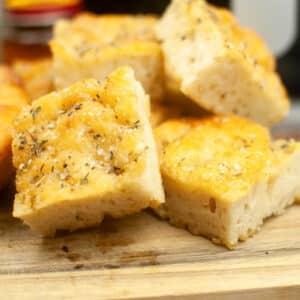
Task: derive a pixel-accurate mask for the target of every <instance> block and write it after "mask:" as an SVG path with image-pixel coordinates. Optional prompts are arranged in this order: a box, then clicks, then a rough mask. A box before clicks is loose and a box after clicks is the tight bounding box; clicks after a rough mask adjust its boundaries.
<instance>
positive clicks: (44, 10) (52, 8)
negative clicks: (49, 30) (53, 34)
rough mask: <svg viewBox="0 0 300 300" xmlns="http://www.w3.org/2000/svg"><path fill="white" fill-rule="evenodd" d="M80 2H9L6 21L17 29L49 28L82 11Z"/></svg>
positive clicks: (19, 0)
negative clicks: (60, 20)
mask: <svg viewBox="0 0 300 300" xmlns="http://www.w3.org/2000/svg"><path fill="white" fill-rule="evenodd" d="M82 7H83V5H82V1H80V0H62V1H57V0H42V1H36V0H7V1H6V2H5V20H6V23H7V25H9V26H16V27H44V26H45V27H47V26H51V25H52V24H53V23H54V22H55V21H56V20H58V19H61V18H70V17H72V16H73V15H75V14H77V13H78V12H80V11H81V10H82Z"/></svg>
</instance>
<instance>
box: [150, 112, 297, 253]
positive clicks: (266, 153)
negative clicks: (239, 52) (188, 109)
mask: <svg viewBox="0 0 300 300" xmlns="http://www.w3.org/2000/svg"><path fill="white" fill-rule="evenodd" d="M155 133H156V138H157V143H158V149H159V154H160V161H161V172H162V177H163V183H164V187H165V191H166V204H165V206H164V207H161V208H160V209H159V210H158V213H159V214H160V215H161V216H162V217H166V218H168V219H169V220H170V222H171V223H172V224H174V225H176V226H179V227H185V228H187V229H188V230H189V231H191V232H192V233H194V234H197V235H198V234H199V235H203V236H206V237H209V238H211V239H212V240H213V241H215V242H217V243H221V244H224V245H226V246H227V247H228V248H232V247H234V246H235V245H236V244H237V243H238V241H239V240H245V239H247V238H248V237H249V236H252V235H253V234H254V233H255V232H256V231H258V230H259V228H260V227H261V225H262V224H263V221H264V219H265V218H267V217H270V216H272V215H277V214H281V213H282V212H283V211H284V209H285V208H286V207H287V206H289V205H291V204H292V203H293V202H294V201H295V198H296V197H297V196H298V195H299V193H298V192H299V189H300V181H299V174H300V143H297V142H294V141H283V140H279V141H275V142H272V140H271V138H270V135H269V132H268V130H267V129H265V128H263V127H262V126H260V125H257V124H255V123H252V122H250V121H247V120H244V119H241V118H238V117H233V116H229V117H221V116H211V117H207V118H204V119H178V120H171V121H168V122H166V123H164V124H162V125H160V126H159V127H158V128H156V130H155Z"/></svg>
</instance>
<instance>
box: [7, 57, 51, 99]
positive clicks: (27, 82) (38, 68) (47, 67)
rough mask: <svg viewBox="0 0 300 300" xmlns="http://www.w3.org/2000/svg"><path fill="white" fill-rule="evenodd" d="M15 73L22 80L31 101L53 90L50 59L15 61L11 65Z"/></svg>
mask: <svg viewBox="0 0 300 300" xmlns="http://www.w3.org/2000/svg"><path fill="white" fill-rule="evenodd" d="M13 68H14V70H15V72H16V73H17V74H18V75H19V76H20V78H21V79H22V82H23V85H24V88H25V90H26V92H27V94H28V96H29V97H30V99H31V100H35V99H37V98H39V97H42V96H44V95H46V94H49V93H50V92H52V91H53V90H54V85H53V70H52V59H51V58H43V59H38V60H28V61H27V60H17V61H16V62H14V64H13Z"/></svg>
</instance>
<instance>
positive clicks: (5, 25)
mask: <svg viewBox="0 0 300 300" xmlns="http://www.w3.org/2000/svg"><path fill="white" fill-rule="evenodd" d="M0 1H1V2H0V22H1V23H0V24H1V26H0V35H1V38H0V41H1V47H0V49H1V50H0V51H1V52H0V57H1V59H2V60H4V61H6V62H11V61H13V60H14V59H15V57H25V58H27V57H28V58H33V57H41V56H47V55H49V50H48V47H47V41H48V40H49V39H50V37H51V30H52V25H53V24H54V23H55V21H56V20H57V19H59V18H69V17H72V16H73V15H75V14H77V13H78V12H80V11H82V10H88V11H92V12H96V13H155V14H161V13H162V12H163V11H164V9H165V7H166V6H167V5H168V3H169V2H170V1H169V0H109V1H106V0H98V1H95V0H85V1H83V0H0ZM208 2H210V3H212V4H214V5H218V6H223V7H227V8H230V9H231V10H233V11H234V13H235V14H236V15H237V17H238V19H239V20H240V23H241V24H242V25H244V26H248V27H251V28H253V29H255V30H256V31H257V32H258V33H259V34H260V35H261V36H262V37H263V38H264V39H265V40H266V42H267V44H268V46H269V48H270V49H271V50H272V51H273V53H274V54H275V55H276V58H277V66H278V72H279V73H280V74H281V76H282V79H283V81H284V83H285V85H286V87H287V89H288V92H289V94H290V96H291V99H292V100H293V108H292V112H291V115H290V118H289V119H288V120H287V121H286V122H285V124H284V125H285V126H291V127H295V126H296V125H297V126H298V127H300V107H299V106H300V101H299V100H298V99H300V82H299V81H300V37H299V28H300V21H299V19H300V3H299V1H297V0H208ZM281 128H282V126H281V127H280V128H279V129H278V130H281Z"/></svg>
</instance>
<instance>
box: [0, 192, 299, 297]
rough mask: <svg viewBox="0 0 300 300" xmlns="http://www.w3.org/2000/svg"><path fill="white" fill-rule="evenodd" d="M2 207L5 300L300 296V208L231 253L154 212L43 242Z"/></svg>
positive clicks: (0, 289) (1, 293) (0, 267)
mask: <svg viewBox="0 0 300 300" xmlns="http://www.w3.org/2000/svg"><path fill="white" fill-rule="evenodd" d="M2 198H3V197H2ZM1 202H2V203H1V205H0V299H5V300H6V299H9V300H13V299H22V300H23V299H25V300H27V299H28V300H29V299H30V300H35V299H38V300H45V299H51V300H53V299H72V300H76V299H80V300H81V299H89V300H90V299H173V300H174V299H178V300H179V299H193V300H195V299H197V300H198V299H205V300H206V299H208V300H212V299H222V300H223V299H225V300H234V299H239V300H240V299H243V300H250V299H251V300H252V299H264V300H266V299H267V300H269V299H270V300H277V299H278V300H279V299H280V300H283V299H289V300H291V299H295V300H296V299H297V300H299V299H300V206H294V207H292V208H290V209H288V211H287V213H286V214H285V215H283V216H280V217H278V218H273V219H270V220H268V221H267V222H266V225H265V226H264V227H263V229H262V231H261V232H260V233H259V234H257V235H256V236H255V237H254V238H252V239H250V240H248V241H247V242H244V243H241V244H240V245H239V246H238V247H237V248H236V249H235V250H234V251H228V250H226V249H225V248H223V247H219V246H216V245H213V244H212V243H210V242H209V241H207V240H206V239H204V238H201V237H195V236H192V235H191V234H189V233H187V232H185V231H184V230H180V229H176V228H173V227H171V226H169V225H168V224H167V223H165V222H163V221H161V220H159V219H157V218H156V217H155V216H154V215H152V214H151V213H148V212H144V213H142V214H138V215H134V216H130V217H127V218H124V219H122V220H106V221H105V223H104V224H103V226H101V227H99V228H95V229H92V230H86V231H81V232H78V233H73V234H66V235H61V236H59V237H57V238H55V239H42V238H40V237H39V236H37V235H35V234H34V233H32V232H31V231H30V230H29V229H28V228H27V227H26V226H24V225H22V223H21V222H20V221H18V220H16V219H13V218H12V217H11V212H10V211H11V209H10V207H9V206H10V205H9V204H8V203H7V201H4V199H1Z"/></svg>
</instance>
